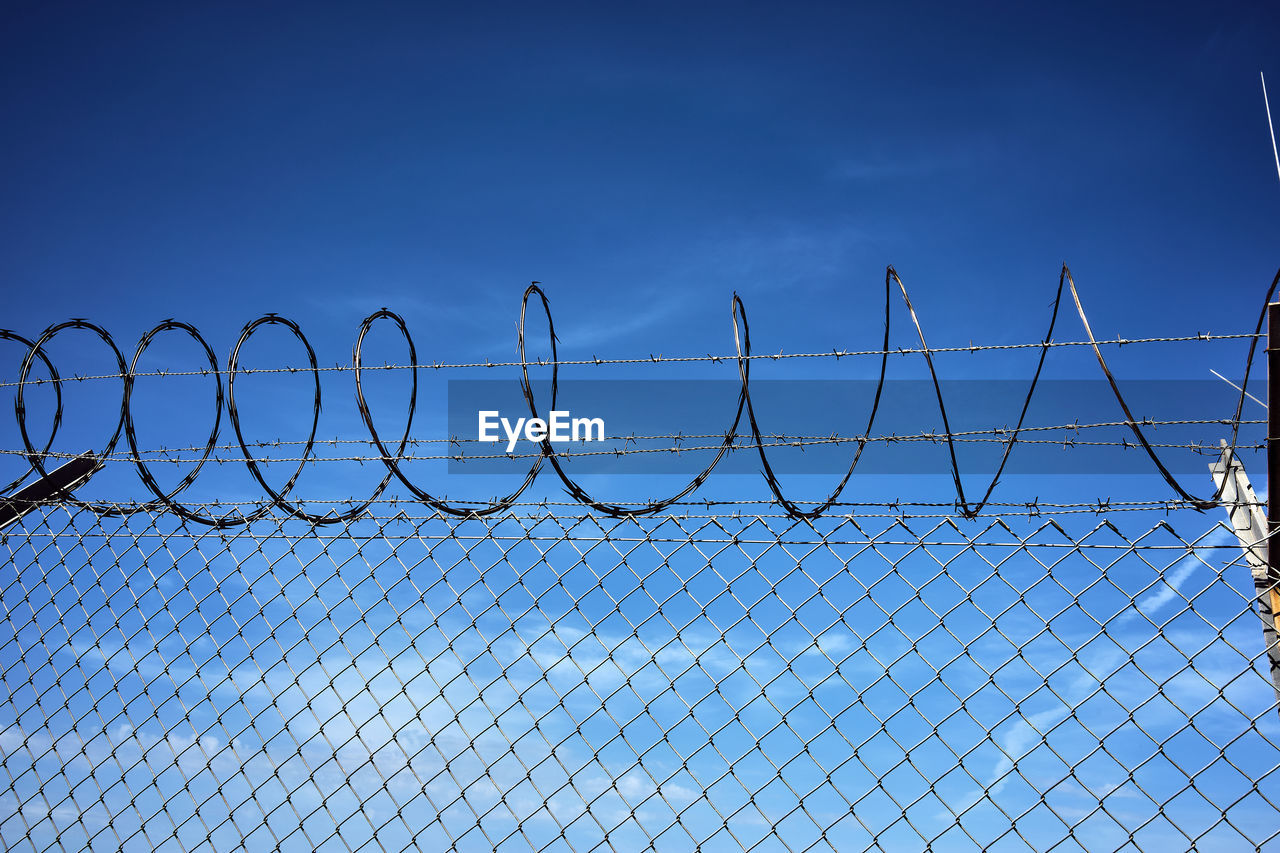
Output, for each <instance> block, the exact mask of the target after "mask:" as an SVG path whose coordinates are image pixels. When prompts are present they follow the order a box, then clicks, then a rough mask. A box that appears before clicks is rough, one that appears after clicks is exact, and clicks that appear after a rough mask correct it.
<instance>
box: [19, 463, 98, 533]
mask: <svg viewBox="0 0 1280 853" xmlns="http://www.w3.org/2000/svg"><path fill="white" fill-rule="evenodd" d="M102 464H103V463H102V460H101V459H99V458H98V457H96V456H94V455H93V453H92V452H86V453H81V454H80V455H79V456H77V457H75V458H74V459H72V460H71V461H70V462H68V463H67V464H65V465H62V466H60V467H58V468H55V469H54V470H52V471H50V472H49V473H48V474H47V475H45V476H44V477H41V478H40V479H39V480H36V481H35V482H34V483H28V484H27V485H25V486H23V487H22V488H21V489H18V491H16V492H14V493H13V494H12V495H9V496H8V497H5V498H0V530H3V529H4V528H6V527H8V526H9V525H10V524H13V523H14V522H15V521H17V520H18V519H20V518H22V516H24V515H26V514H27V513H29V512H31V510H33V509H35V508H36V507H37V506H39V505H40V504H47V503H57V502H58V501H63V500H66V499H67V498H69V497H70V496H71V492H72V490H74V489H78V488H80V487H81V486H83V485H84V484H85V483H87V482H88V481H89V478H90V477H92V476H93V475H94V473H95V472H97V471H98V470H99V469H100V468H102Z"/></svg>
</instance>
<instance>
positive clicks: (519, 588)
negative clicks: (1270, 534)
mask: <svg viewBox="0 0 1280 853" xmlns="http://www.w3.org/2000/svg"><path fill="white" fill-rule="evenodd" d="M681 509H682V510H685V511H681V512H667V513H666V514H660V515H656V516H651V517H644V518H629V519H610V518H604V517H600V516H599V515H595V514H590V513H587V512H585V511H584V510H582V509H581V508H563V507H560V508H556V507H538V506H527V505H526V506H519V507H516V508H513V509H512V510H511V511H509V512H507V513H503V514H501V515H495V516H493V517H490V518H488V519H457V518H449V517H446V516H441V515H439V514H437V513H434V512H428V511H427V510H425V509H424V508H423V507H421V506H420V505H404V504H401V505H392V504H387V503H382V504H375V506H374V508H373V511H372V512H371V514H369V515H367V516H365V517H362V518H359V519H357V520H354V521H350V522H348V523H346V524H344V525H332V526H328V527H319V528H317V527H313V526H311V525H308V524H306V523H304V522H301V521H298V520H293V519H288V518H283V517H265V518H262V519H260V520H259V521H257V522H255V523H254V524H251V525H248V526H246V527H241V528H237V529H233V530H224V531H219V530H211V529H208V528H205V527H201V526H198V525H191V526H187V525H184V524H183V523H182V522H181V521H180V519H178V518H176V517H175V516H173V515H171V514H151V513H137V514H132V515H127V516H125V517H114V518H113V517H109V516H104V515H102V514H99V513H95V512H93V511H91V510H90V509H88V508H83V507H81V508H75V507H71V506H56V507H42V508H40V509H39V510H37V511H36V512H34V513H32V514H30V515H28V516H26V517H25V518H24V519H23V520H22V521H21V522H20V524H19V525H18V526H17V527H16V528H14V529H10V531H8V535H7V536H6V537H5V539H4V543H3V554H4V558H5V565H4V567H3V569H0V587H2V588H0V604H2V605H3V608H4V619H3V624H2V625H0V632H2V633H0V665H2V666H3V672H2V678H3V682H4V687H5V691H4V695H3V698H2V700H0V840H3V843H4V845H5V846H6V847H7V848H9V849H15V850H83V849H92V850H107V849H112V850H115V849H124V850H145V849H159V850H216V851H222V850H230V849H236V848H240V847H244V848H247V849H252V850H258V849H262V850H268V849H279V850H312V849H315V850H404V849H423V850H459V851H461V850H490V849H496V850H529V849H534V850H561V849H563V850H594V849H633V850H644V849H655V850H662V851H667V850H677V851H678V850H695V849H702V850H713V849H714V850H719V849H752V850H793V851H798V850H864V849H884V850H904V849H925V848H931V849H938V850H942V849H946V850H952V849H957V850H962V849H975V848H989V849H994V850H1005V849H1010V850H1016V849H1028V848H1030V849H1036V850H1046V849H1051V848H1052V849H1059V850H1071V849H1088V850H1122V849H1151V850H1155V849H1190V848H1195V849H1242V848H1245V847H1249V848H1254V847H1257V848H1265V847H1268V846H1269V845H1271V846H1275V845H1280V841H1277V835H1278V834H1280V831H1278V829H1280V826H1278V824H1277V821H1276V814H1277V811H1278V807H1280V773H1278V772H1277V771H1278V769H1280V750H1278V749H1277V746H1278V745H1280V718H1278V717H1277V714H1276V694H1275V691H1274V689H1273V687H1272V684H1271V681H1270V677H1269V673H1268V671H1267V668H1266V653H1265V650H1264V648H1263V640H1262V632H1261V630H1260V626H1259V618H1258V613H1257V606H1256V601H1255V598H1254V596H1255V592H1254V589H1253V581H1252V578H1251V576H1250V573H1249V570H1248V568H1247V567H1245V566H1243V565H1241V562H1240V561H1239V559H1238V558H1239V556H1240V551H1239V547H1238V545H1237V544H1236V541H1235V538H1234V536H1233V535H1232V533H1231V532H1230V531H1229V530H1228V529H1226V527H1225V526H1223V525H1213V526H1210V523H1209V521H1208V520H1206V517H1205V516H1203V515H1198V514H1194V513H1191V512H1189V511H1180V512H1175V513H1173V514H1172V515H1171V516H1170V519H1171V521H1172V522H1173V523H1171V522H1170V521H1165V520H1157V519H1156V518H1153V517H1152V515H1151V514H1150V513H1146V512H1135V513H1123V514H1104V515H1099V514H1096V513H1083V514H1077V515H1065V514H1064V515H1061V516H1058V517H1056V518H1053V519H1049V518H1043V517H1041V518H1037V517H1021V518H1018V517H1013V516H1008V517H1005V518H997V519H994V520H992V519H985V520H982V519H980V520H968V521H959V520H952V519H949V518H946V517H945V516H938V517H908V516H906V515H896V516H895V515H894V514H892V513H890V514H887V515H881V516H875V515H869V516H864V515H858V516H841V515H835V516H831V517H826V518H820V519H815V520H813V521H812V522H811V523H810V522H802V521H797V520H794V519H791V518H787V517H785V516H784V515H782V514H781V513H778V512H777V510H776V509H775V510H770V509H769V508H768V507H761V506H758V505H755V506H744V507H740V508H737V509H731V508H728V507H723V506H716V507H711V508H709V509H705V510H698V509H696V508H690V507H683V508H681ZM773 513H776V514H773ZM1175 523H1176V525H1177V526H1178V527H1179V528H1184V529H1185V528H1191V529H1192V530H1193V531H1195V532H1194V533H1193V534H1186V533H1180V532H1176V531H1175V526H1174V524H1175Z"/></svg>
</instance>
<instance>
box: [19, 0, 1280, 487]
mask: <svg viewBox="0 0 1280 853" xmlns="http://www.w3.org/2000/svg"><path fill="white" fill-rule="evenodd" d="M1276 19H1277V14H1276V12H1275V11H1274V10H1273V9H1271V8H1270V7H1269V6H1268V5H1266V4H1240V5H1236V6H1232V7H1231V8H1230V9H1227V10H1225V11H1224V10H1208V9H1206V8H1204V7H1202V6H1197V5H1195V4H1184V5H1181V6H1179V5H1170V6H1166V7H1163V8H1162V9H1161V12H1160V14H1159V15H1153V14H1151V13H1150V12H1149V11H1146V10H1142V11H1139V10H1137V9H1136V8H1135V9H1129V10H1125V9H1119V10H1117V9H1116V8H1115V7H1114V6H1113V5H1111V4H1097V5H1092V6H1089V5H1074V4H1073V5H1072V6H1071V7H1070V8H1062V9H1047V8H1039V7H1029V6H1026V7H1024V6H1019V7H1012V6H1010V7H1000V6H988V7H983V8H976V7H972V6H967V7H965V8H963V9H961V8H946V7H941V6H929V5H927V4H919V5H913V6H908V7H904V8H900V9H897V10H895V11H892V12H890V11H888V10H883V9H872V8H858V7H855V6H850V5H848V4H830V5H823V4H801V5H799V6H793V5H789V6H787V7H785V8H784V7H781V6H769V5H766V4H754V5H748V4H738V5H732V4H720V5H718V4H700V5H698V6H697V7H694V8H686V7H684V6H679V7H678V6H675V5H661V4H659V5H651V6H647V7H645V9H644V10H639V9H634V10H626V9H622V8H620V7H615V8H611V9H601V8H599V7H597V6H593V5H586V4H584V5H580V6H570V5H557V6H555V7H554V8H538V9H536V10H535V9H529V8H525V7H522V6H519V5H516V4H509V5H505V6H501V7H499V8H495V9H493V10H492V11H490V12H488V13H486V14H484V15H478V14H474V13H470V14H468V13H462V12H457V11H455V10H450V9H448V8H446V7H443V6H408V5H400V6H397V5H385V4H384V5H380V6H372V7H362V8H361V10H360V11H359V12H358V13H357V12H356V11H354V10H353V9H350V8H347V7H342V6H339V5H336V4H328V5H325V4H313V5H310V6H308V7H307V8H306V9H305V10H304V9H302V8H301V7H293V8H289V7H286V6H276V7H272V8H270V9H265V10H264V9H262V8H257V7H251V6H249V5H242V6H234V5H232V6H219V7H216V8H215V7H212V6H206V7H199V6H193V5H187V4H184V5H182V6H173V5H171V4H153V5H150V6H134V7H131V8H130V9H129V10H127V11H123V10H121V9H119V8H111V9H107V8H92V7H87V6H86V7H74V6H68V5H59V4H26V5H23V6H18V7H12V8H11V14H10V20H9V23H8V26H6V27H5V28H4V35H3V36H0V39H3V44H2V45H0V46H2V47H3V50H0V56H2V58H0V63H3V71H0V79H2V80H3V81H4V82H3V84H2V86H3V88H0V99H2V103H3V107H4V111H5V115H6V117H7V120H6V122H5V128H4V130H3V131H2V132H0V153H2V155H3V156H0V186H3V188H4V192H3V201H2V202H0V230H2V231H3V233H4V234H5V235H6V240H5V246H6V250H5V252H4V253H3V256H2V257H0V276H3V279H4V280H5V281H6V282H8V283H9V287H10V292H11V293H12V294H13V295H14V298H13V299H12V304H11V305H10V307H9V310H8V312H7V313H6V318H7V319H6V322H5V324H4V325H5V326H7V327H8V328H11V329H14V330H15V331H18V332H21V333H24V334H27V335H28V336H34V335H36V334H38V333H39V332H40V330H42V329H43V328H45V327H46V326H48V325H50V324H51V323H54V322H59V321H61V320H64V319H66V318H67V317H71V316H77V317H86V318H89V319H91V320H93V321H95V322H97V323H99V324H101V325H103V326H104V327H106V328H107V329H108V330H110V331H111V332H112V333H113V334H114V335H115V336H116V337H117V339H118V340H119V341H120V343H121V346H122V348H123V349H124V350H125V354H126V357H128V356H130V355H131V352H130V350H131V344H132V342H133V341H136V340H137V338H138V336H139V335H141V334H142V332H144V331H145V330H146V329H148V328H150V327H151V326H152V325H154V324H155V323H157V322H158V321H160V320H162V319H164V318H166V317H175V318H177V319H180V320H186V321H187V322H194V323H196V324H197V325H198V326H199V327H200V328H201V329H202V331H204V332H205V335H206V337H207V339H208V340H209V341H210V344H211V345H212V346H213V348H214V350H215V351H216V352H217V353H218V356H219V359H220V360H221V361H222V362H223V363H224V364H225V362H226V356H227V353H228V352H229V350H230V348H231V345H232V344H233V343H234V341H235V337H236V335H237V333H238V331H239V329H240V328H241V326H242V325H243V324H244V323H246V322H247V321H249V320H250V319H252V318H254V317H256V316H259V315H260V314H263V313H265V312H269V311H274V312H278V313H280V314H282V315H285V316H287V317H290V318H291V319H293V320H295V321H297V322H298V323H300V324H301V325H302V327H303V328H304V330H305V331H306V332H307V334H308V335H309V337H310V338H311V340H312V342H313V344H314V346H315V348H316V350H317V354H318V357H319V359H320V362H321V363H322V364H333V363H335V362H343V363H347V362H348V361H349V358H350V355H349V353H350V346H351V343H352V342H353V340H354V338H355V330H356V329H357V327H358V325H359V322H360V320H361V319H362V318H363V317H364V316H366V315H367V314H368V313H370V312H372V311H373V310H376V309H377V308H379V307H382V306H386V307H389V308H391V309H393V310H395V311H398V312H399V313H401V314H402V315H404V316H405V318H406V319H407V320H408V321H409V323H410V326H411V328H412V329H413V331H414V334H415V338H416V341H417V345H418V348H419V351H420V353H421V357H422V358H423V359H424V360H428V361H429V360H438V361H471V360H484V359H486V358H490V359H493V360H495V361H496V360H507V359H510V358H512V357H513V356H514V350H515V346H514V345H515V340H514V337H515V336H514V327H513V323H514V320H515V318H516V316H517V312H518V308H519V297H520V293H521V292H522V290H523V288H524V286H525V285H526V284H527V283H528V282H529V281H530V280H539V281H542V282H543V283H544V286H545V288H546V290H547V292H548V294H549V296H550V298H551V299H552V304H553V307H554V310H555V316H556V322H557V329H558V332H559V334H560V336H561V339H562V349H561V352H562V354H563V355H564V356H565V357H567V358H573V357H579V358H582V357H589V356H591V355H595V354H600V355H604V356H610V355H612V356H623V357H625V356H636V355H641V356H643V355H645V354H648V353H652V352H659V353H665V354H701V353H706V352H716V353H727V352H731V347H732V340H731V338H730V333H731V327H730V323H729V312H728V305H729V297H730V294H731V293H733V292H735V291H736V292H738V293H740V294H741V295H742V296H743V298H744V300H745V302H746V305H747V308H748V311H749V312H750V318H751V321H752V337H753V342H754V343H755V346H756V347H757V350H758V351H777V350H784V351H789V352H794V351H804V350H824V349H831V348H833V347H840V348H849V349H864V348H874V347H875V346H876V345H878V334H879V329H880V324H881V322H882V319H881V303H880V299H881V295H880V288H881V286H882V282H883V276H884V272H883V271H884V267H885V266H886V265H887V264H894V265H895V266H896V267H897V269H898V271H899V272H900V273H901V275H902V276H903V279H904V281H905V282H906V283H907V285H908V287H910V288H911V291H912V295H913V298H914V300H915V303H916V305H917V308H918V309H919V311H920V313H921V319H922V322H923V323H924V327H925V330H926V333H927V334H928V335H929V340H930V343H931V344H932V345H934V346H939V345H942V346H946V345H964V344H968V343H970V342H973V341H976V342H978V343H1008V342H1034V341H1038V340H1039V339H1040V337H1041V335H1042V334H1043V329H1044V328H1045V325H1046V321H1047V315H1048V303H1049V301H1050V299H1051V298H1052V295H1053V288H1054V286H1055V284H1056V276H1057V272H1058V268H1059V265H1060V264H1061V263H1062V262H1063V261H1066V262H1067V263H1069V264H1070V265H1071V267H1072V270H1073V272H1074V273H1075V276H1076V279H1077V281H1078V282H1079V283H1080V287H1081V291H1082V297H1083V299H1084V300H1085V305H1086V308H1087V309H1088V310H1089V313H1090V317H1091V320H1092V321H1093V323H1094V325H1095V328H1096V330H1097V332H1098V334H1099V335H1100V336H1104V337H1105V336H1113V335H1117V334H1123V335H1124V336H1125V337H1142V336H1147V335H1166V334H1194V333H1196V332H1200V331H1208V332H1217V333H1221V332H1242V331H1248V330H1249V329H1250V328H1251V327H1252V323H1253V321H1254V317H1255V316H1256V311H1257V309H1258V307H1259V303H1260V300H1261V296H1262V294H1263V293H1264V291H1265V287H1266V285H1267V284H1268V283H1269V281H1270V279H1271V277H1272V275H1273V274H1274V271H1275V264H1276V259H1275V256H1274V251H1273V246H1274V235H1275V233H1276V227H1277V224H1278V220H1280V183H1277V182H1276V178H1275V175H1274V168H1275V167H1274V162H1273V160H1272V154H1271V151H1270V145H1269V142H1268V139H1267V128H1266V119H1265V114H1264V112H1263V109H1262V104H1261V91H1260V86H1259V84H1258V72H1259V71H1266V70H1269V69H1268V68H1267V63H1268V62H1269V61H1271V60H1272V54H1273V51H1271V50H1270V48H1271V47H1272V45H1273V42H1274V38H1273V36H1274V33H1275V29H1276V28H1275V24H1276ZM1273 78H1274V79H1275V80H1276V81H1277V83H1278V84H1280V69H1275V70H1274V73H1273ZM898 308H899V306H898V305H895V310H898ZM902 320H903V315H902V314H901V312H900V311H899V314H898V322H896V323H895V332H894V336H895V337H894V345H895V346H910V345H912V344H913V343H914V341H913V339H912V337H911V334H912V332H911V330H910V328H909V326H908V325H906V324H905V323H903V322H902ZM1060 328H1061V329H1063V330H1064V331H1062V332H1060V333H1059V337H1060V338H1061V337H1065V338H1068V339H1071V338H1078V337H1079V336H1080V335H1079V326H1078V323H1077V322H1076V321H1075V318H1074V317H1073V316H1071V315H1070V314H1068V315H1067V316H1065V317H1064V318H1063V320H1062V323H1061V324H1060ZM269 337H270V336H269V335H264V336H263V338H262V339H261V340H266V339H268V338H269ZM384 340H389V343H386V344H385V346H386V350H385V351H384V352H385V353H386V356H387V357H389V358H396V357H399V360H403V351H402V348H401V349H395V348H394V347H397V346H399V345H398V343H397V342H396V341H395V340H394V338H387V339H384ZM255 344H257V345H258V346H259V350H256V351H254V352H255V353H257V354H258V355H257V357H258V358H259V359H260V361H259V362H258V363H270V361H271V360H272V359H273V358H274V359H275V361H276V362H277V363H279V362H281V361H288V362H290V363H301V362H302V358H301V355H300V351H297V350H285V351H283V353H284V354H282V351H280V350H273V349H268V346H270V345H268V344H263V343H258V342H255ZM167 345H168V344H164V345H159V346H157V347H155V348H153V350H152V354H153V357H165V353H163V352H161V351H162V350H164V347H165V346H167ZM173 346H178V345H176V344H175V345H173ZM250 349H251V350H252V349H253V348H252V347H251V348H250ZM11 350H12V354H11V355H10V356H8V357H9V358H11V359H16V358H20V357H21V351H20V350H19V349H18V348H17V347H16V346H13V345H7V347H6V352H9V351H11ZM52 351H53V352H54V353H55V355H56V356H57V358H58V361H59V364H60V365H62V368H61V369H62V370H63V371H64V372H66V373H74V372H77V371H78V370H79V371H81V372H95V373H96V372H102V371H101V368H102V367H103V365H104V364H106V363H107V362H106V361H105V360H104V359H105V358H107V357H108V355H107V353H106V351H105V350H102V349H101V347H100V346H99V345H98V344H96V343H95V342H93V341H92V340H91V339H89V338H86V337H84V336H79V337H77V336H76V335H75V334H74V333H66V335H65V337H64V338H63V339H62V340H60V341H59V342H58V343H57V345H56V346H55V347H54V348H53V350H52ZM174 352H177V353H179V354H178V355H175V356H173V358H174V359H175V360H174V361H172V362H171V363H169V366H173V367H176V366H178V365H179V364H185V365H187V366H192V365H193V358H194V359H198V353H196V352H195V351H194V350H191V349H188V350H181V349H177V350H174ZM261 353H265V354H261ZM1112 357H1113V358H1115V359H1117V362H1116V367H1117V372H1118V373H1120V375H1122V376H1125V375H1127V376H1133V377H1137V378H1194V379H1208V378H1211V377H1210V376H1209V374H1208V372H1207V369H1208V368H1209V367H1216V368H1217V369H1218V370H1219V372H1223V373H1226V374H1228V375H1232V376H1235V377H1238V376H1239V374H1240V371H1241V369H1242V365H1241V363H1242V360H1243V348H1242V347H1240V346H1233V345H1229V344H1228V345H1220V346H1219V347H1218V348H1217V349H1210V348H1201V347H1196V346H1189V347H1163V348H1151V347H1146V348H1136V347H1135V348H1130V349H1128V350H1126V351H1119V352H1114V353H1113V354H1112ZM1033 358H1034V352H1033V351H1028V352H1024V353H1022V357H1021V359H1016V358H1009V359H1005V360H1001V359H1000V358H997V357H984V358H983V359H980V360H974V359H967V360H965V361H962V360H960V359H956V358H952V359H951V360H950V361H949V362H945V363H944V364H943V365H942V369H943V374H944V376H948V377H968V378H972V377H979V378H985V377H991V376H998V377H1018V378H1022V377H1026V376H1029V375H1030V371H1031V369H1032V366H1033ZM1073 359H1074V361H1073ZM146 363H147V362H144V365H145V364H146ZM151 363H152V364H157V362H151ZM195 363H198V361H196V362H195ZM1051 364H1055V365H1057V367H1056V368H1055V369H1057V370H1059V371H1061V372H1060V374H1059V375H1065V376H1071V377H1077V378H1078V377H1089V378H1092V377H1095V376H1097V372H1096V367H1095V366H1094V365H1093V364H1092V363H1091V362H1090V359H1089V358H1088V356H1087V354H1085V353H1063V352H1061V351H1059V352H1056V353H1054V359H1052V360H1051ZM848 365H849V363H848V362H845V363H844V365H836V364H834V363H831V362H818V363H809V364H802V365H795V364H785V363H784V365H783V368H779V369H774V370H773V371H772V372H769V370H766V369H765V368H761V369H760V372H759V375H761V376H762V377H766V378H811V377H814V376H819V377H824V378H826V377H843V376H847V375H849V373H848V372H847V371H849V370H851V369H852V370H856V371H859V372H858V373H857V374H856V375H857V376H860V377H864V376H867V375H873V374H869V373H868V371H871V370H872V369H873V368H874V365H873V364H860V365H858V366H856V367H853V368H850V367H849V366H848ZM919 369H920V365H918V364H916V365H914V366H903V367H901V369H900V373H899V374H898V375H900V376H903V377H908V378H919V377H920V374H919V373H918V370H919ZM912 371H917V372H914V373H913V372H912ZM594 375H599V374H598V373H597V374H594ZM644 375H645V376H646V377H652V374H644ZM667 375H670V376H673V377H677V378H679V377H683V376H687V375H697V376H703V375H714V376H716V377H721V376H723V377H724V378H727V379H729V380H732V379H733V378H734V375H733V372H732V367H731V366H729V367H727V368H723V369H721V370H720V371H719V372H714V371H712V372H708V371H702V372H697V371H690V372H687V373H671V374H667ZM1050 375H1053V374H1052V373H1051V374H1050ZM349 385H350V383H345V384H343V385H342V386H341V389H340V390H335V391H333V392H330V395H329V396H328V397H327V400H326V420H325V421H324V422H322V425H321V435H333V434H339V435H343V436H344V437H348V436H353V435H354V436H357V437H358V435H361V434H363V432H362V427H361V426H360V425H359V423H358V420H357V419H356V418H355V414H354V408H353V407H351V406H350V405H349V403H348V401H349V399H350V388H349ZM242 387H244V386H243V385H242ZM246 393H247V392H246ZM299 393H301V394H303V395H305V394H307V393H308V392H307V390H306V389H305V388H302V390H301V391H300V392H299ZM435 399H442V398H435ZM339 400H340V401H341V402H340V403H335V401H339ZM140 405H142V404H141V402H140ZM206 405H207V404H206ZM344 406H345V408H342V407H344ZM99 408H104V409H108V410H109V409H110V408H112V407H111V406H109V405H108V406H105V407H93V406H89V407H87V408H85V409H84V410H83V412H84V413H83V414H80V415H79V416H78V417H72V418H70V419H69V420H71V421H72V422H73V424H86V425H88V424H90V423H93V426H92V427H89V426H86V434H85V438H84V440H83V444H84V446H100V445H101V438H100V437H99V436H102V435H106V434H109V433H110V430H111V427H112V426H113V424H112V423H111V422H110V420H109V417H110V416H108V417H107V418H104V421H103V423H101V424H98V423H97V422H96V420H95V419H96V418H97V417H98V416H99ZM426 408H427V413H426V414H424V415H420V424H422V425H423V426H424V428H425V429H427V430H432V429H436V430H440V431H443V421H442V420H441V419H437V420H430V418H432V413H431V412H430V408H431V407H430V406H428V407H426ZM388 411H390V409H389V410H388ZM1015 414H1016V411H1011V412H1010V413H1009V418H1010V419H1012V418H1013V416H1014V415H1015ZM161 417H162V416H159V415H157V416H154V417H152V418H151V422H152V423H158V422H160V421H161ZM385 417H391V415H386V416H385ZM295 420H297V423H294V422H293V421H290V422H289V423H288V424H283V423H278V422H272V423H271V424H269V426H268V427H267V429H266V431H267V432H272V431H274V432H275V433H277V434H284V433H289V434H291V433H292V432H297V431H298V430H305V427H306V423H305V420H306V415H305V412H303V413H300V414H299V416H298V418H297V419H295ZM767 426H768V425H767V424H766V427H767ZM931 426H932V424H931ZM675 428H678V427H673V430H674V429H675ZM72 429H74V426H73V427H72ZM205 431H206V430H205V428H203V427H201V428H200V429H198V430H195V431H194V432H193V434H192V435H190V436H186V435H185V434H183V432H182V429H181V428H180V427H178V428H175V427H174V426H173V424H172V422H171V423H169V424H168V425H167V426H166V427H165V428H163V429H159V430H157V431H156V432H155V433H152V434H151V435H149V436H148V437H147V438H148V439H149V440H150V441H151V442H152V443H154V444H159V443H167V444H181V443H182V441H183V439H184V438H185V439H186V440H187V441H196V440H198V439H199V438H201V437H202V436H203V434H204V432H205ZM622 431H625V428H624V429H623V430H622ZM72 435H74V433H73V432H70V431H68V432H67V433H66V434H65V439H64V440H67V441H68V442H69V444H68V445H67V449H71V448H72V447H74V449H75V450H77V451H78V450H80V449H82V448H81V447H80V446H77V445H75V442H73V441H71V436H72ZM227 435H229V433H227ZM271 437H276V436H271ZM1205 438H1206V439H1208V440H1213V439H1216V435H1215V436H1205ZM14 441H15V442H16V436H15V438H14ZM816 488H818V485H815V489H816Z"/></svg>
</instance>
